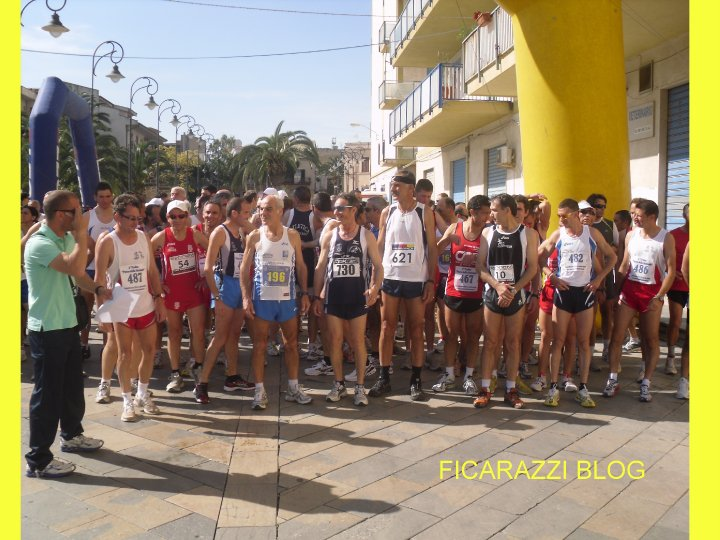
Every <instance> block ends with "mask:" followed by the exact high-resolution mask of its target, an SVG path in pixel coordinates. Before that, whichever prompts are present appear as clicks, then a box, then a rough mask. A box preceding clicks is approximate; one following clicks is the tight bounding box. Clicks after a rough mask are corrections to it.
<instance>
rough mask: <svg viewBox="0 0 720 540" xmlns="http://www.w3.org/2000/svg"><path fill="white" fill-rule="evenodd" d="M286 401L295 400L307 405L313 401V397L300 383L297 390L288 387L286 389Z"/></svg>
mask: <svg viewBox="0 0 720 540" xmlns="http://www.w3.org/2000/svg"><path fill="white" fill-rule="evenodd" d="M285 401H294V402H296V403H298V404H300V405H307V404H309V403H312V398H311V397H310V396H308V395H307V394H306V393H305V391H304V390H303V389H302V387H301V386H299V385H298V387H297V388H296V389H295V390H290V389H289V388H288V389H287V390H286V391H285Z"/></svg>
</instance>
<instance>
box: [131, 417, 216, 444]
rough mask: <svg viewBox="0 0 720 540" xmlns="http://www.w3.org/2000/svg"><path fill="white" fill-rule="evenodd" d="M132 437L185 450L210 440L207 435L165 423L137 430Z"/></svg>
mask: <svg viewBox="0 0 720 540" xmlns="http://www.w3.org/2000/svg"><path fill="white" fill-rule="evenodd" d="M186 427H187V426H186ZM133 435H136V436H138V437H143V438H145V439H149V440H151V441H156V442H159V443H162V444H164V445H167V446H172V447H173V448H185V447H187V446H194V445H196V444H200V443H204V442H208V441H211V440H212V439H211V438H210V437H208V436H207V435H202V434H200V433H192V432H190V431H187V430H186V429H177V428H175V427H174V426H172V425H167V424H165V423H163V424H160V425H157V426H148V427H145V428H141V429H138V430H136V431H134V432H133Z"/></svg>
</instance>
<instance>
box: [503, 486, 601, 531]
mask: <svg viewBox="0 0 720 540" xmlns="http://www.w3.org/2000/svg"><path fill="white" fill-rule="evenodd" d="M540 483H545V482H543V481H540ZM586 488H587V489H592V487H591V486H587V485H586ZM583 502H584V501H583V499H582V498H581V497H578V498H577V499H568V498H567V497H563V496H560V495H559V493H554V494H552V495H550V496H549V497H547V498H545V499H544V500H543V501H541V502H539V504H537V505H536V506H534V507H533V508H531V509H529V510H528V511H527V512H526V513H524V514H523V515H521V516H520V517H518V518H517V519H516V520H515V521H513V522H512V523H510V524H509V525H508V526H507V527H506V528H505V529H503V531H502V532H503V534H505V535H507V536H508V537H514V538H533V539H547V540H554V539H556V538H564V537H566V536H567V535H569V534H570V533H572V532H573V531H574V530H575V529H577V528H578V527H580V526H581V525H582V524H583V523H584V522H585V520H587V519H588V518H589V517H590V516H591V515H592V514H593V512H594V511H595V509H594V508H592V507H589V506H586V505H585V504H583ZM497 537H498V538H499V537H500V535H497ZM494 538H495V537H494Z"/></svg>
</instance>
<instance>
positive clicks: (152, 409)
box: [135, 392, 160, 414]
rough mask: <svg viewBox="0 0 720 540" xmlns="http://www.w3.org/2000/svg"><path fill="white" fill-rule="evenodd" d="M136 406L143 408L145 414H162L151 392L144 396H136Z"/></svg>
mask: <svg viewBox="0 0 720 540" xmlns="http://www.w3.org/2000/svg"><path fill="white" fill-rule="evenodd" d="M135 406H136V407H138V408H139V409H142V411H143V412H144V413H145V414H160V409H158V406H157V405H155V402H154V401H153V398H152V397H151V396H150V393H149V392H148V393H147V394H145V397H144V398H141V397H140V396H135Z"/></svg>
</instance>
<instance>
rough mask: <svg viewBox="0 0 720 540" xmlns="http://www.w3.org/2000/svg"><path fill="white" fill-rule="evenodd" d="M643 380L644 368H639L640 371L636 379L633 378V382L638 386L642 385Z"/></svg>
mask: <svg viewBox="0 0 720 540" xmlns="http://www.w3.org/2000/svg"><path fill="white" fill-rule="evenodd" d="M644 378H645V368H640V371H638V374H637V377H636V378H635V382H636V383H638V384H642V382H643V379H644Z"/></svg>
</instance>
